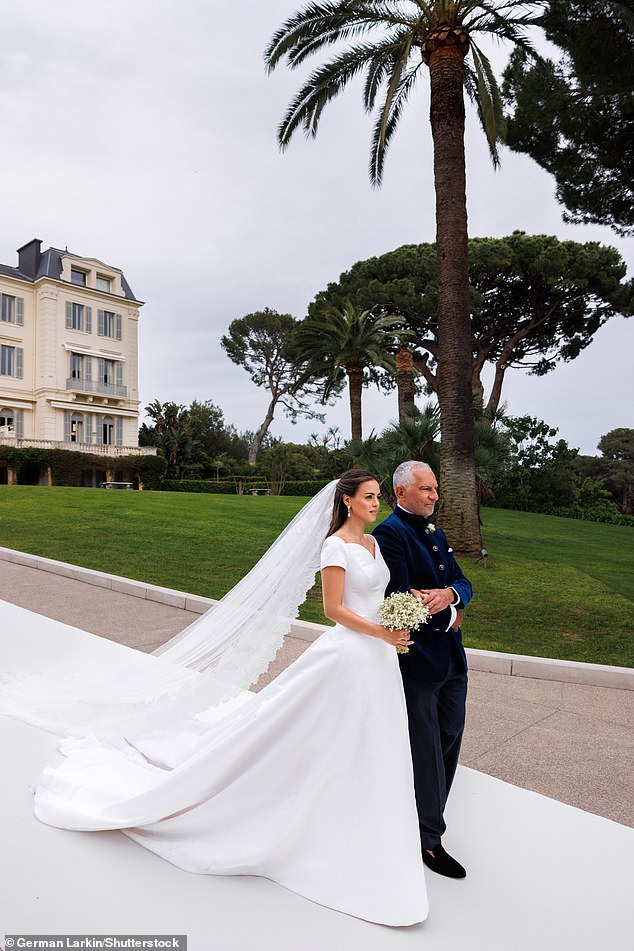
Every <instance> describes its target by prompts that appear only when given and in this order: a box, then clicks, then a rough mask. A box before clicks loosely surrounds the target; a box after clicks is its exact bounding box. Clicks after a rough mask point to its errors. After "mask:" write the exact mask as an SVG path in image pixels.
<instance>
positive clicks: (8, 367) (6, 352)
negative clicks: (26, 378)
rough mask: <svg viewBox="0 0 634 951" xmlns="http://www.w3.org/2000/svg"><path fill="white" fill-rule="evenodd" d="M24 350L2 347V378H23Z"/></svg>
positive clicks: (0, 374) (0, 362)
mask: <svg viewBox="0 0 634 951" xmlns="http://www.w3.org/2000/svg"><path fill="white" fill-rule="evenodd" d="M23 360H24V350H23V349H22V347H5V346H4V344H3V345H2V346H0V376H14V377H16V378H17V379H19V380H21V379H22V376H23V370H22V366H23Z"/></svg>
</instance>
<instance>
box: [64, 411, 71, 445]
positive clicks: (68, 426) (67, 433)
mask: <svg viewBox="0 0 634 951" xmlns="http://www.w3.org/2000/svg"><path fill="white" fill-rule="evenodd" d="M71 433H72V430H71V420H70V410H68V409H65V410H64V442H70V441H71Z"/></svg>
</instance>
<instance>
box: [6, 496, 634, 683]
mask: <svg viewBox="0 0 634 951" xmlns="http://www.w3.org/2000/svg"><path fill="white" fill-rule="evenodd" d="M304 501H305V500H302V499H297V498H263V497H261V496H257V497H251V496H213V495H199V494H193V493H192V494H187V493H168V492H165V493H160V492H116V491H109V492H98V491H94V490H92V491H91V490H88V489H65V488H37V487H31V486H0V545H3V546H5V547H7V548H16V549H19V550H20V551H27V552H31V553H34V554H38V555H43V556H45V557H48V558H56V559H60V560H62V561H68V562H70V563H73V564H77V565H83V566H85V567H88V568H95V569H98V570H100V571H108V572H113V573H115V574H119V575H124V576H126V577H130V578H136V579H138V580H141V581H147V582H150V583H153V584H159V585H165V586H167V587H171V588H178V589H182V590H185V591H189V592H192V593H195V594H202V595H206V596H207V597H212V598H218V597H221V596H222V595H223V594H224V593H225V592H226V591H227V590H228V589H229V588H231V587H232V586H233V585H234V584H235V583H236V582H237V581H238V580H239V579H240V578H241V577H242V576H243V575H244V574H245V573H246V572H247V571H248V570H249V568H250V567H251V566H252V565H253V564H254V563H255V562H256V561H257V560H258V558H259V557H260V555H261V554H262V553H263V552H264V551H265V550H266V549H267V548H268V546H269V545H270V544H271V542H272V541H273V540H274V538H275V537H276V536H277V535H278V533H279V532H280V530H281V529H282V528H283V527H284V525H286V523H287V522H288V521H289V520H290V519H291V518H292V517H293V515H294V514H295V513H296V512H297V511H298V510H299V508H300V507H301V505H302V504H303V502H304ZM383 514H384V515H387V514H388V511H387V509H386V510H385V512H384V513H383ZM483 522H484V538H485V544H486V545H487V548H488V550H489V553H490V558H489V564H488V565H487V566H486V567H485V566H483V565H482V564H476V565H463V568H464V569H465V573H466V574H468V575H469V576H470V578H471V580H472V581H473V584H474V590H475V592H476V594H475V597H474V600H473V602H472V603H471V605H470V606H469V609H468V612H467V616H466V618H465V623H464V625H463V630H464V639H465V643H466V644H467V645H468V646H471V647H480V648H484V649H487V650H500V651H509V652H512V653H518V654H533V655H536V656H541V657H559V658H563V659H569V660H582V661H591V662H594V663H604V664H617V665H620V666H634V637H633V634H634V617H633V612H632V602H633V601H634V533H633V532H632V529H628V528H622V527H620V526H614V525H601V524H595V523H591V522H580V521H574V520H571V519H561V518H554V517H552V516H547V515H535V514H531V513H524V512H510V511H503V510H497V509H484V510H483ZM301 616H302V617H304V618H305V619H307V620H321V619H322V615H321V611H320V604H319V591H318V587H316V588H315V589H314V591H313V592H311V595H310V596H309V599H308V601H307V603H306V604H305V605H304V607H303V608H302V612H301Z"/></svg>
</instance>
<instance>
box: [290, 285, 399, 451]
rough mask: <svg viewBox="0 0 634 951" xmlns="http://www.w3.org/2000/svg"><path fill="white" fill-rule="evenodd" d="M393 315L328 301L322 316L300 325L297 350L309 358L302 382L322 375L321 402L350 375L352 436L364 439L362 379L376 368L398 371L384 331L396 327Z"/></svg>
mask: <svg viewBox="0 0 634 951" xmlns="http://www.w3.org/2000/svg"><path fill="white" fill-rule="evenodd" d="M396 326H397V322H396V321H395V318H394V317H389V318H387V317H378V318H375V317H373V315H372V312H371V311H369V310H359V309H358V308H357V307H355V306H354V304H353V303H352V302H351V301H349V300H347V301H344V303H343V305H342V307H340V308H339V307H324V309H323V310H322V311H321V313H320V316H319V317H308V318H306V320H304V321H302V323H301V324H300V325H299V327H298V329H297V331H296V334H295V337H294V341H293V352H294V354H295V355H296V356H297V358H298V360H301V361H305V362H306V369H305V372H304V375H303V377H302V379H301V381H300V382H302V381H303V380H305V379H318V380H322V381H323V383H322V384H321V386H322V402H324V403H325V402H326V401H327V400H328V399H329V398H330V396H331V395H332V394H334V393H336V392H337V390H338V389H339V388H340V387H341V385H342V384H343V382H344V380H345V379H346V378H347V381H348V389H349V396H350V422H351V429H352V438H353V439H361V433H362V425H361V392H362V389H363V386H364V384H366V383H367V382H368V381H369V380H370V379H372V378H374V379H376V374H375V370H376V369H381V368H382V369H386V370H390V371H391V372H394V361H393V357H392V356H391V354H390V353H389V352H388V351H387V349H386V340H387V337H386V335H387V334H389V333H390V332H393V331H394V329H395V327H396Z"/></svg>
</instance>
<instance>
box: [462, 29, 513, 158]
mask: <svg viewBox="0 0 634 951" xmlns="http://www.w3.org/2000/svg"><path fill="white" fill-rule="evenodd" d="M470 52H471V59H472V60H473V69H471V68H470V67H469V65H468V64H465V88H466V90H467V94H468V95H469V98H470V99H471V101H472V102H473V103H474V104H475V106H476V108H477V110H478V115H479V117H480V122H481V124H482V128H483V130H484V134H485V136H486V140H487V143H488V145H489V151H490V153H491V160H492V162H493V165H494V166H495V167H496V168H497V167H498V166H499V164H500V156H499V154H498V149H497V145H498V142H501V141H502V140H503V139H504V132H505V121H504V113H503V108H502V94H501V92H500V87H499V86H498V83H497V80H496V78H495V76H494V74H493V70H492V68H491V63H490V62H489V59H488V57H487V56H485V54H484V53H483V52H482V50H480V49H479V48H478V47H477V46H476V45H475V44H474V43H473V42H472V43H471V51H470Z"/></svg>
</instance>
